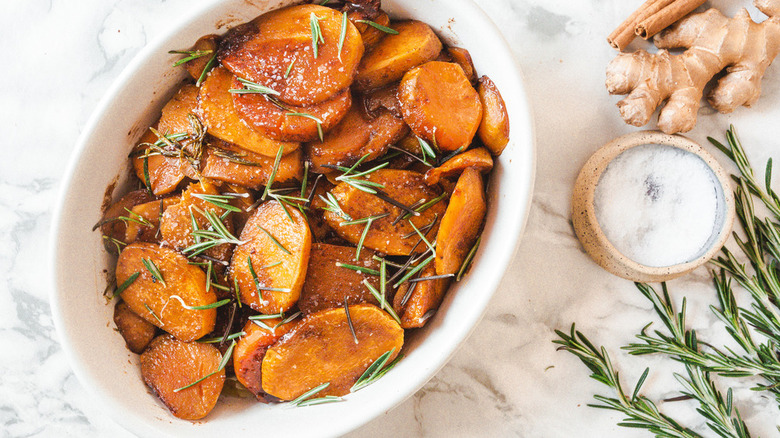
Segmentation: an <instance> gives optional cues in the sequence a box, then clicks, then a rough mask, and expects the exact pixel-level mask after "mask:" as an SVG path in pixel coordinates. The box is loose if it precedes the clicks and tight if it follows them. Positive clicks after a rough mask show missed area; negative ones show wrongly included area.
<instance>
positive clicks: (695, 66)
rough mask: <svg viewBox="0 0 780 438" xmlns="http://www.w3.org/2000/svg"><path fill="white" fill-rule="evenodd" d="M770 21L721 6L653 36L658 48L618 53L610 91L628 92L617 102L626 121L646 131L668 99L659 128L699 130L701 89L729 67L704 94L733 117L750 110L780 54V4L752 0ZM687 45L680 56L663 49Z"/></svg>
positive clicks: (611, 70)
mask: <svg viewBox="0 0 780 438" xmlns="http://www.w3.org/2000/svg"><path fill="white" fill-rule="evenodd" d="M754 4H755V6H756V7H757V8H758V9H759V10H760V11H761V12H763V13H764V14H766V15H767V16H769V18H768V19H767V20H765V21H763V22H762V23H755V22H754V21H753V20H752V19H751V18H750V15H749V14H748V12H747V10H745V9H742V10H741V11H740V12H739V13H738V14H737V15H736V16H735V17H734V18H728V17H726V16H724V15H723V14H722V13H721V12H720V11H718V10H717V9H709V10H707V11H705V12H702V13H700V14H694V15H691V16H688V17H686V18H684V19H682V20H680V21H679V22H678V23H676V24H675V25H674V26H672V27H670V28H668V29H666V30H664V31H663V32H661V33H659V34H658V35H656V36H655V37H654V43H655V45H656V46H657V47H658V48H659V49H661V50H659V51H658V53H656V54H650V53H648V52H646V51H644V50H639V51H637V52H634V53H621V54H619V55H618V56H617V57H616V58H615V59H613V60H612V62H610V64H609V66H608V67H607V82H606V85H607V90H608V91H609V93H610V94H628V96H626V98H625V99H623V100H621V101H620V102H618V104H617V106H618V108H619V109H620V114H621V116H622V117H623V120H625V122H626V123H628V124H631V125H634V126H643V125H645V124H647V122H648V121H649V120H650V116H652V114H653V112H654V111H655V109H656V108H657V107H658V106H659V105H661V103H662V102H664V101H666V105H665V106H664V107H663V108H662V109H661V112H660V114H659V116H658V127H659V128H660V129H661V130H662V131H664V132H665V133H667V134H673V133H677V132H686V131H690V130H691V129H693V127H694V126H695V125H696V113H697V112H698V109H699V105H700V101H701V97H702V94H703V92H704V87H705V86H706V85H707V82H709V81H710V79H712V78H713V77H714V76H715V75H716V74H718V73H719V72H720V71H721V70H723V69H724V68H726V74H725V75H724V76H723V77H721V78H720V79H719V80H718V83H717V85H716V86H715V87H714V88H713V89H712V91H711V92H710V93H709V95H708V96H707V100H708V101H709V103H710V105H712V107H713V108H715V109H716V110H718V111H719V112H721V113H729V112H731V111H733V110H734V109H736V108H737V107H738V106H740V105H744V106H750V105H752V104H753V103H755V101H756V100H757V99H758V97H759V95H760V94H761V78H762V76H763V75H764V71H765V70H766V68H767V67H768V66H769V64H771V63H772V60H773V59H774V58H775V56H777V54H778V52H780V0H755V1H754ZM674 48H685V49H687V50H685V52H683V53H682V54H680V55H672V54H670V53H669V52H668V51H667V50H665V49H674Z"/></svg>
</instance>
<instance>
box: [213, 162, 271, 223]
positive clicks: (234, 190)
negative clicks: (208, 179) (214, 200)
mask: <svg viewBox="0 0 780 438" xmlns="http://www.w3.org/2000/svg"><path fill="white" fill-rule="evenodd" d="M283 161H284V160H283ZM280 167H281V163H280ZM277 173H278V172H277ZM222 194H223V195H235V197H234V198H233V199H231V200H230V202H229V204H230V205H232V206H233V207H236V208H240V209H241V211H240V212H238V211H236V212H233V213H232V214H231V216H232V217H233V229H234V231H235V235H236V236H238V235H240V234H241V230H243V229H244V224H245V223H246V221H248V220H249V217H250V216H252V210H253V208H252V205H254V203H255V196H254V194H253V193H252V192H251V191H250V190H248V189H247V188H245V187H243V186H240V185H236V184H226V185H225V187H224V188H223V190H222Z"/></svg>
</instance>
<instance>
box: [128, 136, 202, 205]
mask: <svg viewBox="0 0 780 438" xmlns="http://www.w3.org/2000/svg"><path fill="white" fill-rule="evenodd" d="M156 141H157V136H156V135H155V134H154V133H153V132H152V131H150V130H149V131H146V132H145V133H144V135H143V136H141V139H140V140H139V141H138V144H137V145H136V146H135V148H134V149H133V160H132V161H133V170H134V171H135V175H136V176H137V177H138V179H139V180H141V182H142V183H143V184H144V185H145V186H147V187H150V188H151V190H152V193H154V194H155V195H157V196H160V195H166V194H168V193H171V192H173V191H174V190H176V188H177V187H178V185H179V183H180V182H182V181H183V180H184V177H185V173H189V172H191V170H187V168H190V169H191V168H192V166H190V165H189V163H187V162H186V161H185V160H182V159H180V158H177V157H165V156H163V155H159V154H152V151H151V149H149V148H148V145H149V144H151V143H154V142H156ZM144 168H146V169H144ZM147 175H148V179H147Z"/></svg>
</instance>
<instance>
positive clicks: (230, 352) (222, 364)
mask: <svg viewBox="0 0 780 438" xmlns="http://www.w3.org/2000/svg"><path fill="white" fill-rule="evenodd" d="M234 348H236V340H235V339H233V340H232V341H230V347H228V349H227V351H226V352H225V355H224V356H223V357H222V361H221V362H220V363H219V368H217V370H216V371H212V372H210V373H208V374H206V375H205V376H203V377H201V378H200V379H198V380H196V381H194V382H192V383H190V384H189V385H185V386H182V387H181V388H176V389H174V390H173V392H179V391H183V390H185V389H187V388H191V387H193V386H195V385H197V384H198V383H200V382H202V381H204V380H206V379H208V378H209V377H211V376H213V375H214V374H217V373H218V372H220V371H222V370H224V369H225V366H226V365H227V363H228V360H230V357H231V356H232V355H233V349H234Z"/></svg>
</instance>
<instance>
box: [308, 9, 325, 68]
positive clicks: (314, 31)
mask: <svg viewBox="0 0 780 438" xmlns="http://www.w3.org/2000/svg"><path fill="white" fill-rule="evenodd" d="M309 26H310V27H311V49H312V51H313V53H314V59H317V55H318V54H319V45H320V43H322V44H325V38H323V36H322V30H321V29H320V17H318V16H316V15H315V14H314V12H312V13H311V14H310V15H309Z"/></svg>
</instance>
